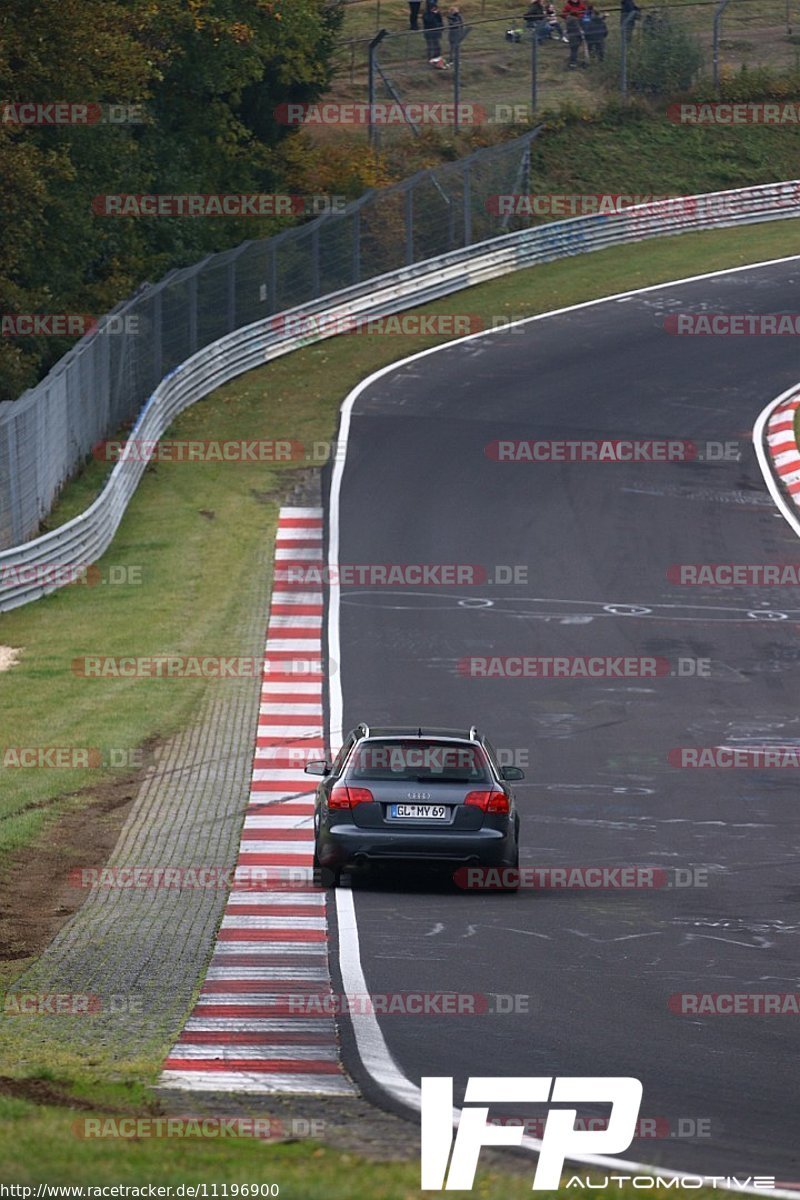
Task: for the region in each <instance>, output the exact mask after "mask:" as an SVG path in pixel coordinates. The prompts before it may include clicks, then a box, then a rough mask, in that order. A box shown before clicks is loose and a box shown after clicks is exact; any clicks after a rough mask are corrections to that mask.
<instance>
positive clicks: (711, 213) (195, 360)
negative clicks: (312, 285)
mask: <svg viewBox="0 0 800 1200" xmlns="http://www.w3.org/2000/svg"><path fill="white" fill-rule="evenodd" d="M798 216H800V181H798V180H792V181H789V182H785V183H776V184H765V185H763V186H760V187H752V188H742V189H738V190H735V191H728V192H714V193H710V194H707V195H702V196H690V197H681V198H678V199H673V200H663V201H658V202H655V203H653V204H646V205H641V206H639V207H636V208H630V209H626V210H624V211H622V212H619V213H615V214H612V215H608V216H606V215H592V216H588V217H575V218H573V219H571V220H567V221H558V222H554V223H552V224H546V225H540V226H538V227H536V228H533V229H525V230H522V231H520V232H517V233H512V234H508V235H506V236H504V237H500V238H494V239H492V240H491V241H488V242H480V243H478V244H477V245H473V246H469V247H467V248H466V249H463V250H457V251H454V252H452V253H450V254H445V255H442V256H440V257H439V258H434V259H429V260H427V261H426V262H422V263H417V264H415V265H414V266H411V267H407V268H403V269H401V270H399V271H392V272H390V273H389V274H387V275H381V276H379V277H377V278H374V279H370V280H368V281H367V282H365V283H362V284H358V285H357V286H355V287H351V288H347V289H345V290H343V291H339V292H334V293H332V294H331V295H329V296H325V297H323V298H322V299H320V300H316V301H314V302H313V303H311V304H304V305H301V306H299V307H298V308H294V309H289V310H287V311H286V312H285V313H283V314H279V316H278V317H276V316H272V317H269V318H267V319H266V320H261V321H257V322H255V323H254V324H252V325H248V326H245V327H244V328H242V329H238V330H236V331H235V332H234V333H231V334H228V335H227V336H226V337H223V338H220V339H219V340H218V341H216V342H213V343H211V344H210V345H208V346H206V347H205V348H204V349H202V350H200V351H199V352H198V353H197V354H194V355H192V357H191V358H189V359H187V360H186V361H185V362H184V363H182V364H181V365H180V366H179V367H177V368H176V369H175V370H174V371H172V372H171V373H170V374H169V375H167V376H166V377H165V378H164V379H162V381H161V383H159V385H158V387H157V388H156V389H155V391H154V392H153V393H152V395H151V396H150V398H149V400H148V401H147V403H146V404H145V406H144V408H143V409H142V412H141V414H140V415H139V418H138V420H137V422H136V425H135V427H134V429H133V431H132V433H131V435H130V436H131V439H133V440H137V441H146V442H155V441H157V440H158V439H159V438H160V437H161V436H162V435H163V433H164V431H165V430H166V429H167V428H168V426H169V425H170V423H171V422H172V421H173V420H174V419H175V417H176V416H177V415H178V414H179V413H181V412H182V411H183V410H184V409H185V408H188V407H189V405H190V404H194V402H195V401H197V400H200V399H202V398H203V397H204V396H207V395H208V394H209V392H212V391H214V389H215V388H218V387H220V386H221V385H222V384H224V383H227V382H228V381H229V380H231V379H233V378H235V377H236V376H237V375H241V374H242V373H243V372H245V371H250V370H252V369H253V368H254V367H259V366H263V365H264V363H267V362H269V361H270V360H271V359H273V358H278V357H280V356H281V355H283V354H288V353H290V352H291V351H292V350H294V349H297V348H298V347H299V346H300V345H305V344H306V343H307V342H309V341H319V340H322V339H323V338H325V337H329V336H333V335H334V332H335V329H336V327H337V324H338V325H339V327H341V325H342V323H343V322H344V321H345V319H346V318H348V317H359V316H360V317H367V316H369V317H380V316H387V315H389V314H391V313H394V312H399V311H401V310H402V309H405V308H411V307H416V306H417V305H420V304H425V303H428V302H429V301H432V300H435V299H437V298H439V297H442V296H447V295H450V294H451V293H453V292H456V291H459V290H460V289H461V288H466V287H471V286H473V285H474V284H477V283H483V282H485V281H487V280H489V279H496V278H498V277H499V276H501V275H506V274H508V273H510V272H512V271H518V270H520V269H522V268H524V267H529V266H533V265H535V264H536V263H541V262H548V261H551V260H553V259H558V258H564V257H568V256H570V255H575V254H582V253H586V252H588V251H592V250H602V249H604V248H606V247H609V246H617V245H622V244H624V243H626V242H638V241H642V240H644V239H647V238H652V237H661V236H664V235H670V234H679V233H687V232H691V231H692V230H701V229H714V228H724V227H727V226H732V225H739V224H749V223H757V222H761V221H772V220H778V219H790V218H793V217H798ZM322 315H324V316H325V318H326V322H330V325H331V332H326V331H325V328H324V326H323V329H322V331H317V332H313V333H310V332H307V331H305V330H304V332H303V334H302V336H299V337H298V336H297V335H295V334H293V333H288V334H287V333H286V332H285V331H284V330H283V328H282V321H281V317H289V316H292V317H295V318H300V317H321V316H322ZM142 457H143V456H137V457H136V458H135V459H134V458H128V459H126V458H124V457H122V458H121V459H120V461H119V462H118V463H117V464H116V465H115V467H114V469H113V471H112V473H111V475H110V477H109V480H108V483H107V484H106V486H105V488H104V489H103V491H102V492H101V494H100V495H99V496H98V497H97V499H96V500H95V502H94V503H93V504H92V505H91V507H90V508H88V509H86V511H85V512H83V513H81V514H80V515H79V516H77V517H74V518H73V519H72V520H71V521H69V522H68V523H67V524H65V525H63V526H61V527H60V528H59V529H56V530H53V531H52V532H51V533H48V534H45V535H44V536H43V537H39V538H36V539H35V540H33V541H31V542H27V543H25V544H23V545H21V546H15V547H12V548H11V549H9V550H6V551H3V552H2V553H0V611H8V610H10V609H12V608H16V607H18V606H19V605H22V604H27V603H29V602H30V601H32V600H36V599H38V598H39V597H41V596H43V595H45V594H46V593H48V592H51V591H54V590H56V589H57V588H58V587H61V586H63V582H60V581H59V580H58V579H57V578H49V576H50V575H51V574H54V573H55V572H56V571H57V570H58V568H61V569H62V571H64V572H65V573H66V572H68V571H70V570H72V571H77V570H80V568H81V567H85V566H88V565H89V564H90V563H93V562H95V561H96V560H97V559H98V558H99V557H100V555H101V554H103V552H104V551H105V550H106V549H107V547H108V546H109V545H110V543H111V541H112V539H113V537H114V534H115V532H116V530H117V527H118V526H119V523H120V521H121V519H122V515H123V513H124V512H125V509H126V507H127V504H128V501H129V500H130V498H131V496H132V495H133V493H134V491H135V489H136V486H137V484H138V482H139V480H140V479H141V476H142V474H143V472H144V470H145V467H146V465H147V463H146V462H145V461H142Z"/></svg>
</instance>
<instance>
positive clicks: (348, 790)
mask: <svg viewBox="0 0 800 1200" xmlns="http://www.w3.org/2000/svg"><path fill="white" fill-rule="evenodd" d="M372 801H373V795H372V792H371V791H370V790H369V788H357V787H335V788H332V789H331V794H330V797H329V799H328V808H355V806H356V805H357V804H372Z"/></svg>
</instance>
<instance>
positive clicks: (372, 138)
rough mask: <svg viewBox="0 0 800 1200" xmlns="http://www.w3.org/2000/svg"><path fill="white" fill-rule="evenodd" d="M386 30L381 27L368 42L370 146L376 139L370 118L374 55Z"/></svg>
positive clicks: (368, 131) (373, 91) (368, 134)
mask: <svg viewBox="0 0 800 1200" xmlns="http://www.w3.org/2000/svg"><path fill="white" fill-rule="evenodd" d="M387 32H388V31H387V30H386V29H381V30H380V31H379V32H378V33H376V35H375V37H374V38H373V39H372V41H371V42H370V44H369V63H368V75H367V87H368V94H367V104H368V105H369V107H368V109H367V113H368V125H367V137H368V138H369V144H370V146H372V147H374V146H375V143H376V140H377V138H376V133H375V123H374V121H373V119H372V114H373V111H374V109H373V106H374V104H375V55H376V53H377V50H378V46H380V44H381V42H382V41H383V39H384V38H385V37H386V34H387Z"/></svg>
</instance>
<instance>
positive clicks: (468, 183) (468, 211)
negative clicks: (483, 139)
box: [464, 164, 472, 246]
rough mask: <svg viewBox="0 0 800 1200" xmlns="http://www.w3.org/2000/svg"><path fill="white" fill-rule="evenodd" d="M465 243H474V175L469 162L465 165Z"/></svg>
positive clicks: (467, 244) (466, 244)
mask: <svg viewBox="0 0 800 1200" xmlns="http://www.w3.org/2000/svg"><path fill="white" fill-rule="evenodd" d="M464 245H465V246H471V245H472V175H471V173H470V169H469V164H467V165H466V166H465V167H464Z"/></svg>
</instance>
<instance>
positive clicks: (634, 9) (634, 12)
mask: <svg viewBox="0 0 800 1200" xmlns="http://www.w3.org/2000/svg"><path fill="white" fill-rule="evenodd" d="M641 11H642V10H641V9H640V8H639V5H638V4H637V3H636V0H621V3H620V10H619V20H620V24H621V26H622V28H623V30H624V31H625V40H626V41H628V42H630V40H631V38H632V37H633V27H634V25H635V24H636V22H637V21H638V20H639V13H640V12H641Z"/></svg>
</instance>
